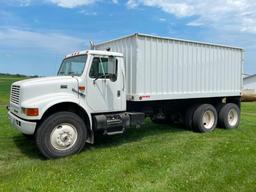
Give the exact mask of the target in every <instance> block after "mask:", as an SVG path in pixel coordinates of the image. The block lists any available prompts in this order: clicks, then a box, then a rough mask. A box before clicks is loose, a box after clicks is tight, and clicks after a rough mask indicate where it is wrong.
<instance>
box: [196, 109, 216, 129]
mask: <svg viewBox="0 0 256 192" xmlns="http://www.w3.org/2000/svg"><path fill="white" fill-rule="evenodd" d="M217 122H218V114H217V111H216V109H215V107H214V106H212V105H210V104H203V105H200V106H198V107H197V108H196V110H195V111H194V114H193V122H192V125H193V128H194V130H195V131H197V132H211V131H213V130H214V129H215V128H216V125H217Z"/></svg>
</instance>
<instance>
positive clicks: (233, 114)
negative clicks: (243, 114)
mask: <svg viewBox="0 0 256 192" xmlns="http://www.w3.org/2000/svg"><path fill="white" fill-rule="evenodd" d="M237 121H238V113H237V111H236V110H235V109H231V110H230V111H229V113H228V123H229V125H231V126H235V125H236V124H237Z"/></svg>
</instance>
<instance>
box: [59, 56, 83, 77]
mask: <svg viewBox="0 0 256 192" xmlns="http://www.w3.org/2000/svg"><path fill="white" fill-rule="evenodd" d="M86 61H87V55H79V56H75V57H70V58H67V59H64V60H63V62H62V64H61V66H60V69H59V72H58V76H68V75H72V76H80V75H82V73H83V71H84V67H85V64H86Z"/></svg>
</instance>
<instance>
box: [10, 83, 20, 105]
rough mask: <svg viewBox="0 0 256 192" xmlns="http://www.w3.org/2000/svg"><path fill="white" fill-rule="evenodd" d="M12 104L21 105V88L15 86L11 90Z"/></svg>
mask: <svg viewBox="0 0 256 192" xmlns="http://www.w3.org/2000/svg"><path fill="white" fill-rule="evenodd" d="M11 102H12V103H14V104H17V105H19V104H20V86H17V85H13V86H12V90H11Z"/></svg>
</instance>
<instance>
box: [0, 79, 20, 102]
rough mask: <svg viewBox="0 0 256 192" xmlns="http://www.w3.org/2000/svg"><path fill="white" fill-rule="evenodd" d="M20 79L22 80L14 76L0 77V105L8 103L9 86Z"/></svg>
mask: <svg viewBox="0 0 256 192" xmlns="http://www.w3.org/2000/svg"><path fill="white" fill-rule="evenodd" d="M21 79H22V78H20V77H15V76H10V77H8V76H1V75H0V105H6V104H7V103H8V99H9V91H10V85H11V84H12V83H13V82H15V81H19V80H21Z"/></svg>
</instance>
